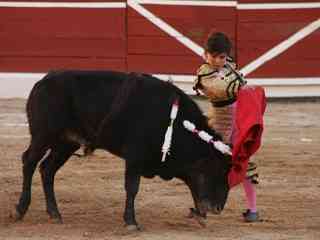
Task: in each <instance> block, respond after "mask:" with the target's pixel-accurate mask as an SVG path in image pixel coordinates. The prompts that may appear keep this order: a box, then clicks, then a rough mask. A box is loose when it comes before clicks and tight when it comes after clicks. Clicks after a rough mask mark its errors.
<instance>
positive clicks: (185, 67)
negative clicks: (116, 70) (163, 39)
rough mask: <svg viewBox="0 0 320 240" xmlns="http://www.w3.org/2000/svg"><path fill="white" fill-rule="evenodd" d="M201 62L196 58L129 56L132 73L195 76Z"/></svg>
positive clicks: (129, 67) (129, 66)
mask: <svg viewBox="0 0 320 240" xmlns="http://www.w3.org/2000/svg"><path fill="white" fill-rule="evenodd" d="M198 66H199V61H198V60H197V59H196V58H194V57H186V56H161V55H128V69H130V71H137V72H147V73H152V74H154V73H155V74H156V73H161V74H195V72H196V69H197V67H198Z"/></svg>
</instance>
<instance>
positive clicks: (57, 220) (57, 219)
mask: <svg viewBox="0 0 320 240" xmlns="http://www.w3.org/2000/svg"><path fill="white" fill-rule="evenodd" d="M49 222H50V223H54V224H63V220H62V218H61V217H50V218H49Z"/></svg>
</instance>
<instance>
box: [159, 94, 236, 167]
mask: <svg viewBox="0 0 320 240" xmlns="http://www.w3.org/2000/svg"><path fill="white" fill-rule="evenodd" d="M178 110H179V99H178V98H176V99H175V101H174V102H173V104H172V108H171V112H170V123H169V126H168V128H167V131H166V134H165V137H164V142H163V145H162V159H161V162H164V161H165V160H166V156H167V155H168V154H170V147H171V140H172V131H173V123H174V120H175V119H176V117H177V114H178ZM183 125H184V127H185V128H186V129H187V130H189V131H191V132H193V133H194V134H196V135H197V136H198V137H199V138H200V139H202V140H204V141H206V142H207V143H210V144H212V145H213V146H214V147H215V148H216V149H217V150H219V151H220V152H222V153H223V154H228V155H232V152H231V149H230V147H229V146H228V145H226V144H224V143H223V142H222V141H214V140H213V137H212V136H211V135H209V134H208V133H207V132H205V131H199V130H197V129H196V127H195V125H194V124H193V123H192V122H190V121H187V120H185V121H183Z"/></svg>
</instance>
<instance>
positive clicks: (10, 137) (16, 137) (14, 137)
mask: <svg viewBox="0 0 320 240" xmlns="http://www.w3.org/2000/svg"><path fill="white" fill-rule="evenodd" d="M0 138H5V139H22V138H30V135H0Z"/></svg>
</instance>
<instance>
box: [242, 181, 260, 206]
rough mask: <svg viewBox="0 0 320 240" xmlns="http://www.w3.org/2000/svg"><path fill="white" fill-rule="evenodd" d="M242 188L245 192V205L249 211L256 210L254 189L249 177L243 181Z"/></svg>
mask: <svg viewBox="0 0 320 240" xmlns="http://www.w3.org/2000/svg"><path fill="white" fill-rule="evenodd" d="M242 184H243V188H244V191H245V193H246V200H247V206H248V209H249V210H250V212H257V205H256V189H255V186H254V184H253V183H252V182H251V180H250V179H245V180H244V181H243V183H242Z"/></svg>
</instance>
